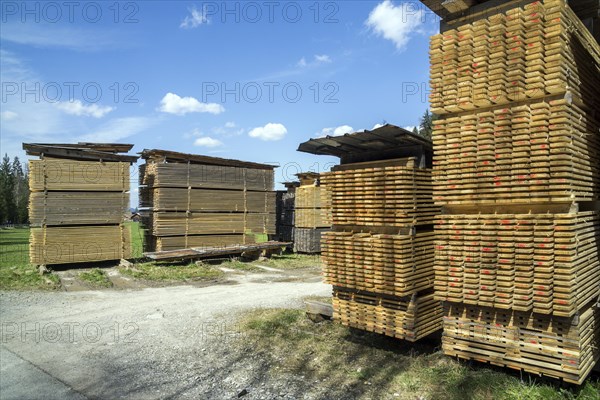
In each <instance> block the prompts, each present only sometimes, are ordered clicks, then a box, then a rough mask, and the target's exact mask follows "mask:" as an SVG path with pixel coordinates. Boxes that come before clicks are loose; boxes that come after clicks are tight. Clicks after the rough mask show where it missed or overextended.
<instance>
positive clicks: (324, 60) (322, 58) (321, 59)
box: [296, 54, 331, 68]
mask: <svg viewBox="0 0 600 400" xmlns="http://www.w3.org/2000/svg"><path fill="white" fill-rule="evenodd" d="M329 63H331V57H329V56H328V55H327V54H321V55H319V54H315V55H314V58H313V60H312V61H310V62H308V61H306V57H302V58H301V59H300V61H298V62H297V63H296V66H298V67H300V68H306V67H316V66H318V65H321V64H329Z"/></svg>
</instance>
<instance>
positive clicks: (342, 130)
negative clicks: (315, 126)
mask: <svg viewBox="0 0 600 400" xmlns="http://www.w3.org/2000/svg"><path fill="white" fill-rule="evenodd" d="M352 132H354V129H353V128H352V127H351V126H350V125H341V126H338V127H337V128H323V129H322V130H321V136H342V135H344V134H346V133H352Z"/></svg>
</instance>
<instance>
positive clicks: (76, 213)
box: [23, 143, 137, 265]
mask: <svg viewBox="0 0 600 400" xmlns="http://www.w3.org/2000/svg"><path fill="white" fill-rule="evenodd" d="M131 147H133V146H132V145H117V144H114V145H111V144H93V143H80V144H77V145H69V144H27V143H24V144H23V149H24V150H26V151H27V154H28V155H34V156H40V157H41V158H40V159H39V160H30V161H29V171H30V174H29V189H30V191H31V193H30V196H29V218H30V224H31V233H30V243H29V258H30V262H31V263H32V264H37V265H48V264H68V263H83V262H95V261H105V260H117V259H123V258H129V257H130V256H131V234H130V231H129V229H128V228H127V227H125V226H124V225H123V222H124V215H125V211H126V210H127V208H128V206H129V167H130V163H132V162H135V160H136V159H137V157H132V156H125V155H120V154H117V153H119V152H127V151H129V150H130V149H131Z"/></svg>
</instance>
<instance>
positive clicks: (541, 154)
mask: <svg viewBox="0 0 600 400" xmlns="http://www.w3.org/2000/svg"><path fill="white" fill-rule="evenodd" d="M425 3H428V2H425ZM429 3H434V2H429ZM483 6H484V4H482V5H481V7H479V8H481V10H483V11H485V12H482V13H477V12H475V10H474V9H471V10H469V12H467V13H466V14H465V16H464V17H460V18H456V19H452V18H450V19H447V20H446V21H445V22H443V23H442V29H441V33H440V34H439V35H436V36H433V37H432V39H431V50H430V60H431V87H432V91H433V92H432V95H431V106H432V112H433V113H435V114H436V115H437V116H439V118H438V119H437V121H435V122H434V131H433V142H434V154H435V158H434V184H435V187H434V198H435V201H436V204H437V205H440V206H443V211H442V214H441V215H440V216H439V217H438V218H437V222H436V228H435V232H436V254H435V271H436V277H435V289H436V291H435V296H436V298H437V299H438V300H441V301H443V302H444V319H443V321H444V322H443V332H444V333H443V345H442V348H443V351H444V353H445V354H447V355H452V356H458V357H461V358H465V359H472V360H480V361H484V362H489V363H492V364H496V365H502V366H507V367H511V368H515V369H519V370H524V371H527V372H532V373H536V374H543V375H546V376H551V377H555V378H561V379H564V380H565V381H567V382H573V383H578V384H580V383H581V382H582V381H583V380H584V379H585V377H586V376H587V375H588V374H589V373H590V371H591V370H592V368H593V366H594V364H595V363H596V361H597V360H598V359H599V357H600V309H599V308H598V307H597V305H596V303H597V299H598V296H599V294H600V258H599V249H600V214H599V211H598V210H599V209H600V208H599V206H598V204H599V203H598V200H599V196H600V172H599V171H600V134H599V128H600V120H599V118H600V114H599V110H600V47H599V46H598V42H597V41H596V40H595V39H594V38H593V36H592V35H591V34H590V32H589V31H588V30H587V29H586V27H585V26H584V25H583V24H582V22H581V20H580V19H579V18H578V17H577V16H576V15H575V13H574V12H573V10H571V9H570V8H569V6H568V5H567V3H566V2H565V1H563V0H545V1H531V2H529V1H521V2H505V3H504V4H501V5H500V6H496V7H494V8H489V9H487V10H485V9H484V8H482V7H483Z"/></svg>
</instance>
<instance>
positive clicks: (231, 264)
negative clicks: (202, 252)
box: [219, 259, 264, 272]
mask: <svg viewBox="0 0 600 400" xmlns="http://www.w3.org/2000/svg"><path fill="white" fill-rule="evenodd" d="M219 266H220V267H224V268H231V269H235V270H237V271H246V272H264V269H261V268H258V267H257V266H256V265H255V264H254V263H253V262H243V261H240V260H235V259H233V260H229V261H224V262H222V263H221V264H220V265H219Z"/></svg>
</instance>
